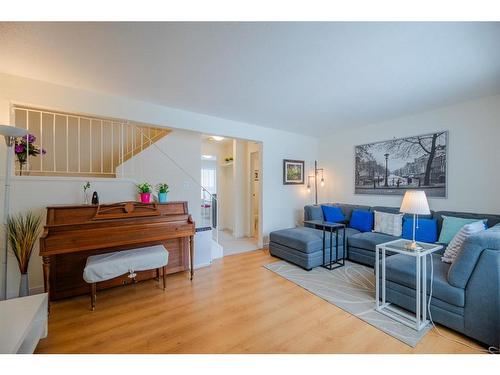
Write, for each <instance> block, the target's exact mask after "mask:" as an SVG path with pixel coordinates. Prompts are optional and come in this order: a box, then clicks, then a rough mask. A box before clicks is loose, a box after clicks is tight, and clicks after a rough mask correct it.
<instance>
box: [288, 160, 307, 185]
mask: <svg viewBox="0 0 500 375" xmlns="http://www.w3.org/2000/svg"><path fill="white" fill-rule="evenodd" d="M283 185H304V161H303V160H288V159H284V160H283Z"/></svg>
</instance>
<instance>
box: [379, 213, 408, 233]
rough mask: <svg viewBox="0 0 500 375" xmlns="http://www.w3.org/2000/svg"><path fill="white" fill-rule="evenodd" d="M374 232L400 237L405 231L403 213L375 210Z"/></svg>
mask: <svg viewBox="0 0 500 375" xmlns="http://www.w3.org/2000/svg"><path fill="white" fill-rule="evenodd" d="M373 231H374V232H378V233H385V234H390V235H391V236H396V237H400V236H401V233H402V231H403V214H390V213H387V212H379V211H375V228H374V229H373Z"/></svg>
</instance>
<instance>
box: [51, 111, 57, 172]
mask: <svg viewBox="0 0 500 375" xmlns="http://www.w3.org/2000/svg"><path fill="white" fill-rule="evenodd" d="M52 147H53V150H52V152H53V153H54V163H53V167H54V172H56V171H57V167H56V114H55V113H53V114H52Z"/></svg>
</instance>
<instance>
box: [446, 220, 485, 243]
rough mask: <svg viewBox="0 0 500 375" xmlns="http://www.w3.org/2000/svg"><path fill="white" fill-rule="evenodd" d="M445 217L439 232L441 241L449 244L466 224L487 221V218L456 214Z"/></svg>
mask: <svg viewBox="0 0 500 375" xmlns="http://www.w3.org/2000/svg"><path fill="white" fill-rule="evenodd" d="M442 217H443V223H442V228H441V233H440V234H439V240H438V242H439V243H445V244H449V243H450V241H451V240H452V239H453V237H455V236H456V234H457V233H458V232H459V231H460V229H462V228H463V226H464V225H467V224H472V223H474V222H476V221H479V220H482V221H483V222H484V223H486V221H487V220H486V219H484V218H483V219H477V220H476V219H474V218H470V219H469V218H461V217H454V216H445V215H442Z"/></svg>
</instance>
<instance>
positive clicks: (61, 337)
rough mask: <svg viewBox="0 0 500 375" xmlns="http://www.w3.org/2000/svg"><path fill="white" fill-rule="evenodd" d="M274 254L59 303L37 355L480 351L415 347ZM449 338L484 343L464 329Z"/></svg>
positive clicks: (445, 345)
mask: <svg viewBox="0 0 500 375" xmlns="http://www.w3.org/2000/svg"><path fill="white" fill-rule="evenodd" d="M276 260H277V259H275V258H273V257H271V256H270V255H269V253H268V251H267V250H256V251H252V252H248V253H243V254H238V255H232V256H227V257H224V258H222V259H220V260H217V261H215V262H214V263H212V265H211V266H210V267H204V268H201V269H198V270H197V273H196V278H195V279H194V280H193V281H190V280H189V278H188V274H187V272H186V273H176V274H171V275H169V276H168V277H167V289H166V291H163V290H162V289H161V285H160V284H159V283H158V282H156V281H153V280H148V281H144V282H140V283H138V284H134V285H131V286H127V287H126V288H120V287H118V288H112V289H107V290H104V291H101V292H98V295H97V298H98V302H97V303H98V309H97V310H96V311H94V312H91V311H89V297H88V295H86V296H81V297H74V298H70V299H65V300H61V301H56V302H54V303H53V307H52V313H51V315H50V317H49V330H48V332H49V333H48V337H47V338H46V339H43V340H41V341H40V343H39V345H38V347H37V349H36V352H37V353H407V354H410V353H429V354H434V353H450V354H451V353H478V352H477V351H474V350H473V349H471V348H468V347H466V346H463V345H460V344H458V343H456V342H452V341H449V340H447V339H445V338H443V337H441V336H439V335H438V334H437V332H436V331H435V330H434V329H432V330H431V331H430V332H429V333H428V334H427V335H426V336H425V337H424V338H423V339H422V340H421V341H420V343H419V344H418V345H417V346H416V347H415V348H411V347H410V346H408V345H406V344H404V343H402V342H400V341H399V340H397V339H395V338H393V337H392V336H390V335H388V334H386V333H384V332H382V331H380V330H378V329H377V328H375V327H373V326H371V325H369V324H368V323H366V322H364V321H362V320H360V319H358V318H357V317H355V316H353V315H351V314H349V313H348V312H346V311H344V310H342V309H340V308H338V307H336V306H335V305H332V304H330V303H328V302H326V301H324V300H323V299H321V298H319V297H317V296H315V295H314V294H312V293H310V292H308V291H307V290H305V289H303V288H301V287H299V286H298V285H296V284H294V283H292V282H290V281H288V280H286V279H284V278H282V277H281V276H279V275H277V274H275V273H273V272H271V271H269V270H267V269H265V268H264V267H263V266H264V265H265V264H267V263H270V262H273V261H276ZM439 329H440V331H441V332H442V333H443V334H445V335H446V336H448V337H450V338H452V339H455V340H457V339H458V340H460V341H464V342H466V343H467V344H469V345H471V346H473V347H475V348H480V346H479V345H478V344H477V343H475V342H474V341H473V340H470V339H468V338H466V337H464V336H462V335H460V334H458V333H456V332H453V331H451V330H449V329H446V328H444V327H439Z"/></svg>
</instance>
